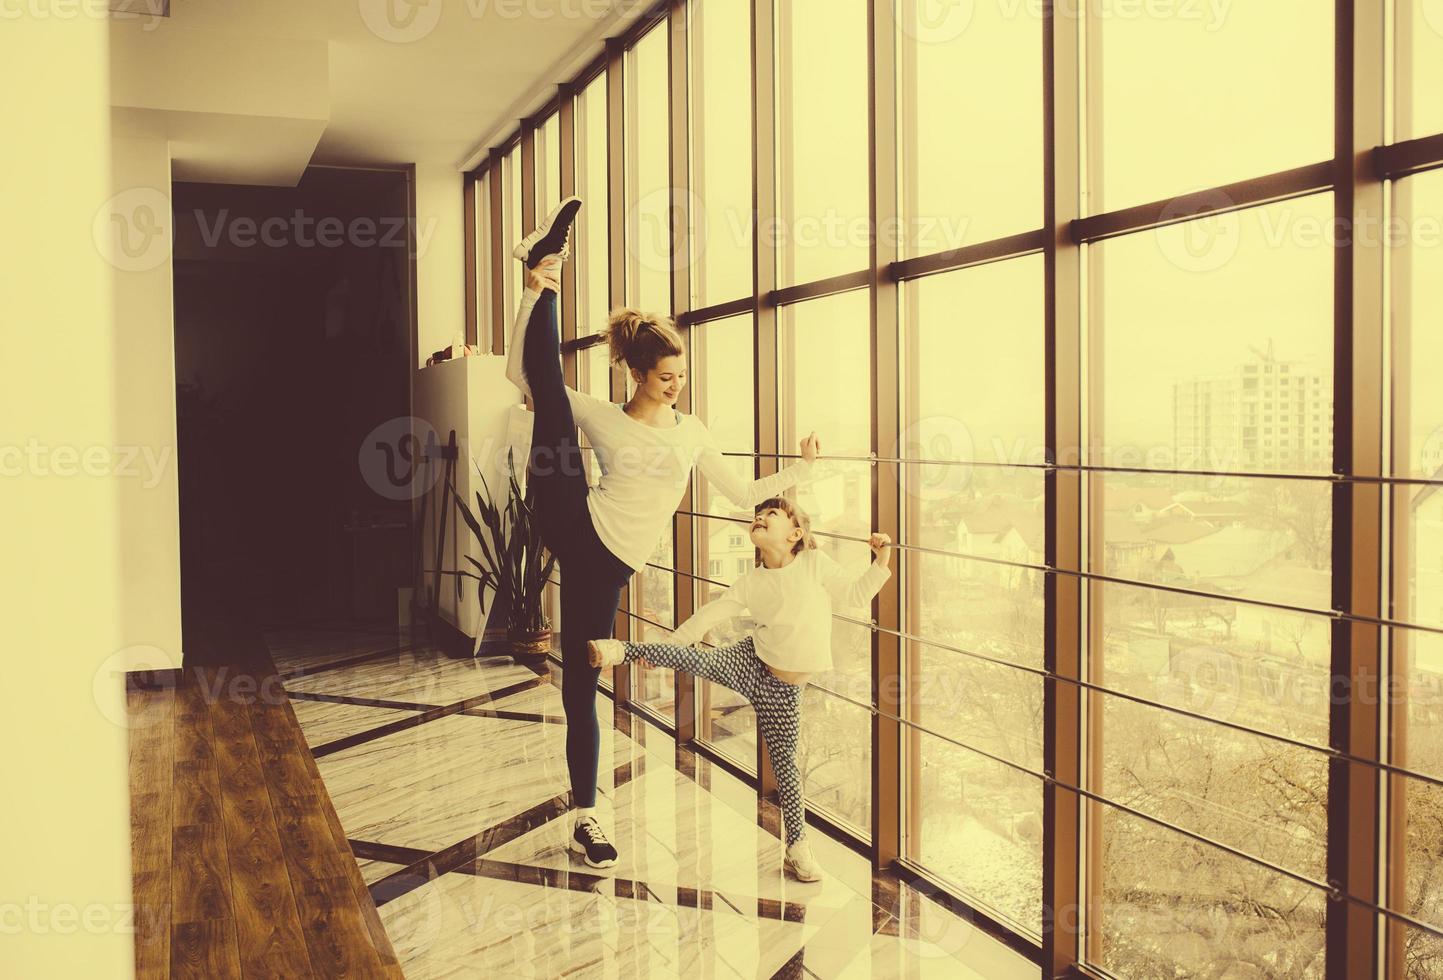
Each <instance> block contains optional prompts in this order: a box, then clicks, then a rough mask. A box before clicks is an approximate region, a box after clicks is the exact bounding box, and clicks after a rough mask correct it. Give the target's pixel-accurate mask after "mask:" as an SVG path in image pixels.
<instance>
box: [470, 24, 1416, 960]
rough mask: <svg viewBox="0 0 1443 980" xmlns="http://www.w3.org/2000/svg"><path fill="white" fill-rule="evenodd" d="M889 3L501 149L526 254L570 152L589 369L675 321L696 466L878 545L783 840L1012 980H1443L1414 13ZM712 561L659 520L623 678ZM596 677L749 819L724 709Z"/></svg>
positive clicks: (760, 30)
mask: <svg viewBox="0 0 1443 980" xmlns="http://www.w3.org/2000/svg"><path fill="white" fill-rule="evenodd" d="M888 6H889V5H888V4H886V3H885V2H882V3H870V2H867V0H755V2H752V3H746V2H733V0H688V2H685V3H679V4H672V5H667V6H666V9H664V10H663V9H661V8H659V7H658V8H654V9H653V10H651V11H650V12H648V13H647V14H645V15H644V16H643V17H642V18H641V19H639V20H638V21H637V22H636V23H635V24H634V25H633V26H632V27H630V28H628V29H627V31H626V34H625V35H624V36H623V37H622V38H621V41H620V49H619V50H618V49H616V48H612V49H609V51H608V55H607V59H606V71H604V72H603V73H602V74H601V75H599V76H596V77H588V78H585V79H583V80H582V81H583V82H584V84H580V83H577V82H576V81H575V80H574V81H573V85H570V86H564V87H563V88H562V89H561V96H560V97H561V98H562V99H563V100H565V99H571V105H570V108H571V112H570V113H560V112H559V113H557V114H555V115H552V116H549V117H548V118H547V119H546V120H545V121H544V122H540V123H535V124H530V125H532V126H533V129H532V132H531V133H530V139H531V140H532V145H533V146H534V147H535V149H536V153H537V192H536V193H537V203H538V205H539V206H540V207H541V208H542V209H544V208H545V207H546V206H547V205H548V202H550V201H553V200H555V199H556V196H557V195H558V194H559V172H558V173H557V175H556V179H555V180H553V178H552V171H551V168H552V166H553V161H554V159H555V152H554V148H555V147H556V146H558V145H559V143H560V140H561V138H562V136H563V135H564V134H563V133H562V132H561V120H562V118H563V117H564V118H570V119H572V120H574V127H575V129H574V132H573V133H572V134H571V136H572V137H573V138H574V141H575V142H574V145H575V147H576V158H577V159H576V173H577V178H576V186H577V190H578V192H579V193H581V194H582V195H583V197H584V198H585V199H586V201H587V206H586V208H585V209H584V210H583V214H582V218H581V223H580V225H579V226H578V229H577V242H578V248H577V253H578V254H577V259H576V267H575V274H576V276H577V279H576V284H577V294H576V297H577V307H578V309H577V322H578V327H579V330H578V333H579V334H580V336H581V338H582V340H583V343H586V342H587V339H588V338H589V337H590V336H591V335H593V334H595V333H597V332H599V330H600V329H601V328H602V326H603V325H604V324H605V321H606V317H607V314H608V310H609V308H610V306H611V305H612V303H613V302H624V303H625V304H627V305H632V306H638V307H640V308H642V309H645V310H650V311H654V312H658V313H665V314H671V315H676V316H677V317H678V319H679V320H680V322H681V328H682V330H683V331H684V333H685V334H686V336H687V338H688V354H689V357H690V373H691V379H692V389H691V398H692V401H691V408H692V411H694V412H695V413H696V414H697V415H698V416H699V417H700V418H701V419H702V420H703V421H704V422H705V423H706V424H707V426H708V427H709V428H710V430H711V432H712V433H713V435H714V436H715V438H716V440H717V442H718V444H719V446H720V447H721V449H722V451H723V452H724V454H726V465H728V466H730V467H733V468H734V469H735V471H736V473H737V475H738V476H741V477H745V478H752V477H755V476H757V475H762V474H767V473H771V472H774V471H775V470H776V469H778V468H781V467H785V466H788V465H791V463H792V462H793V461H794V459H795V457H796V455H797V452H798V443H799V441H800V440H801V438H802V437H804V436H806V435H807V434H808V433H809V432H812V431H816V432H817V434H818V435H819V436H820V438H821V440H822V454H823V460H822V461H821V463H820V464H819V466H818V467H817V469H816V471H815V473H814V479H812V480H811V481H810V482H809V483H807V484H805V485H802V486H799V487H797V488H796V490H795V491H792V492H791V496H793V497H794V499H795V500H796V501H797V503H798V504H800V506H801V507H802V508H803V509H805V510H806V511H807V512H808V513H809V514H810V515H811V518H812V522H813V530H814V533H815V537H816V540H817V543H818V545H819V547H820V548H822V549H823V550H824V551H825V552H826V553H827V554H829V555H830V556H831V557H832V558H833V559H835V560H836V561H837V562H838V563H839V564H840V565H842V566H843V567H845V568H848V569H851V570H853V571H856V572H860V571H861V570H862V569H863V568H864V567H865V565H866V564H867V562H868V561H870V559H871V556H870V553H869V550H868V548H867V546H866V539H867V536H868V534H869V533H870V532H871V531H873V530H884V531H887V532H889V533H891V534H893V536H894V538H895V539H896V545H897V547H896V552H895V555H894V560H893V576H892V578H891V579H890V580H889V582H888V584H887V585H886V587H885V588H884V591H883V593H882V595H881V597H880V600H879V601H878V602H876V603H875V604H871V605H866V606H864V607H862V608H852V609H845V608H837V609H835V610H834V617H833V624H832V635H831V647H830V652H831V655H832V668H831V669H830V670H827V671H824V672H821V673H818V674H816V675H815V676H814V677H813V678H812V680H811V683H810V684H809V685H808V688H807V690H806V692H805V696H804V709H803V723H802V730H801V749H800V752H801V758H800V762H801V768H802V772H803V777H804V791H805V794H806V799H807V806H808V812H809V819H810V820H813V821H815V822H818V823H821V822H825V823H827V824H828V825H829V826H830V829H831V831H832V832H834V833H838V834H840V835H842V836H843V837H844V838H846V839H848V840H850V841H852V843H853V844H854V846H856V847H857V848H858V849H859V850H863V851H867V852H870V853H872V854H873V855H874V856H876V857H877V858H878V859H879V861H880V863H881V864H883V865H886V864H887V863H888V862H889V861H892V860H895V861H896V862H897V865H898V866H899V867H901V868H903V869H905V872H906V873H907V874H908V875H912V876H918V877H920V878H923V879H926V880H927V881H928V882H930V883H931V886H932V887H934V888H936V889H940V890H941V891H943V892H945V893H947V894H948V895H949V896H950V898H949V899H948V901H951V902H957V901H960V902H962V903H964V904H965V905H967V906H968V907H970V908H971V909H973V910H974V911H975V912H976V913H977V915H979V916H981V917H985V918H986V919H988V920H990V921H991V923H992V924H993V926H994V927H995V928H997V929H1002V930H1006V931H1008V932H1009V933H1010V934H1011V935H1012V937H1013V938H1014V940H1015V941H1016V943H1017V944H1019V945H1026V944H1028V943H1032V944H1035V947H1036V950H1037V953H1036V955H1037V957H1038V959H1039V960H1046V962H1045V964H1044V966H1043V968H1042V972H1043V974H1044V975H1049V976H1051V975H1071V974H1074V973H1077V974H1080V975H1092V974H1105V975H1108V976H1114V977H1119V978H1131V977H1148V978H1151V977H1162V976H1168V977H1201V976H1216V977H1220V978H1221V977H1304V978H1312V977H1319V978H1325V980H1355V978H1356V980H1380V978H1386V980H1412V978H1430V980H1432V978H1436V980H1443V886H1440V885H1439V884H1438V882H1440V881H1443V748H1440V746H1443V386H1440V385H1439V384H1437V383H1435V382H1434V381H1433V376H1434V374H1435V373H1436V365H1437V364H1438V363H1440V361H1443V339H1440V338H1443V285H1440V284H1443V258H1440V256H1443V231H1440V229H1443V147H1440V145H1439V142H1440V139H1443V100H1440V99H1439V98H1438V97H1437V93H1438V92H1439V91H1443V5H1440V4H1439V3H1438V2H1434V0H1387V2H1385V3H1382V4H1374V3H1363V2H1351V3H1324V2H1321V0H1276V2H1273V0H1269V2H1266V3H1262V2H1259V3H1247V4H1240V3H1239V4H1233V3H1141V2H1140V3H1112V2H1106V0H1088V2H1087V3H1085V4H1077V3H1066V4H1063V3H1054V4H1028V3H1019V4H1010V5H1009V4H1002V5H996V4H981V3H935V2H932V0H895V2H894V3H893V4H891V5H890V7H891V9H892V10H893V11H894V12H895V15H896V16H895V17H894V18H889V17H888V16H886V15H887V9H888ZM1340 14H1341V15H1343V17H1344V18H1347V17H1351V18H1352V20H1351V23H1350V22H1349V21H1348V20H1346V19H1343V20H1341V21H1340V19H1339V15H1340ZM674 18H684V26H685V32H686V38H685V43H684V44H682V43H680V42H681V39H680V37H679V36H678V35H677V33H676V31H677V30H678V29H679V26H680V25H679V24H678V22H677V20H675V19H674ZM869 46H870V49H869ZM1049 57H1050V59H1051V60H1050V63H1047V61H1046V59H1048V58H1049ZM678 59H682V60H683V61H684V62H685V63H684V64H678V63H677V60H678ZM1340 69H1342V70H1343V71H1344V73H1343V74H1342V75H1339V76H1338V77H1337V78H1335V75H1336V74H1337V73H1338V71H1339V70H1340ZM607 72H610V73H611V80H612V82H613V83H614V84H616V85H619V86H620V89H619V92H618V90H617V89H616V88H613V89H611V90H610V94H612V95H619V96H620V97H619V98H618V99H617V101H616V102H614V103H612V102H610V101H609V97H608V88H607ZM618 72H619V73H620V76H621V77H620V78H618V77H617V74H616V73H618ZM1339 81H1342V82H1344V84H1337V82H1339ZM1049 85H1050V86H1051V90H1050V91H1049V90H1048V89H1047V86H1049ZM563 106H564V103H563ZM609 106H610V107H614V108H615V109H617V110H618V111H616V112H612V113H611V114H610V115H611V118H608V107H609ZM680 110H684V112H683V111H680ZM894 110H895V111H894ZM683 115H684V116H685V119H684V121H683V118H682V117H683ZM618 116H619V117H620V118H617V117H618ZM673 124H676V125H683V124H684V125H685V139H677V140H675V141H673V139H672V132H671V127H672V125H673ZM874 133H875V137H874ZM758 134H759V136H760V138H756V137H757V136H758ZM676 135H678V136H681V135H682V134H680V133H678V134H676ZM1339 137H1341V139H1339ZM1349 137H1352V138H1353V139H1354V141H1355V142H1356V143H1357V145H1356V146H1353V147H1351V148H1350V147H1349V146H1348V145H1347V144H1348V139H1349ZM512 138H514V137H512ZM874 138H876V139H879V140H882V141H884V142H883V143H882V144H881V145H873V143H872V140H873V139H874ZM1398 144H1403V145H1398ZM1340 149H1341V151H1342V152H1344V153H1345V154H1349V163H1350V165H1348V166H1335V167H1331V168H1330V167H1327V166H1316V165H1317V164H1327V163H1328V162H1329V161H1331V160H1332V158H1333V156H1334V154H1335V153H1336V152H1339V150H1340ZM518 166H519V158H518V154H517V152H516V151H515V150H514V149H512V150H510V151H508V152H507V153H506V154H505V155H504V156H503V157H502V158H501V159H500V166H499V168H497V169H495V170H493V171H491V172H490V173H488V174H487V175H486V177H485V179H486V180H488V181H500V182H501V187H500V189H501V191H502V193H501V200H502V201H503V204H504V206H503V207H502V208H501V209H499V210H500V212H501V213H499V214H490V213H488V212H487V210H486V209H485V208H484V207H483V208H481V209H480V210H479V215H480V216H479V219H478V220H479V223H481V224H487V223H490V224H493V225H495V226H496V227H497V228H500V229H502V231H503V234H502V239H503V240H505V241H508V242H509V241H513V240H514V239H515V238H516V237H517V236H519V234H520V232H521V230H522V229H520V228H519V227H517V220H518V209H519V203H520V197H519V195H520V182H519V179H518V170H517V168H518ZM672 174H686V175H687V178H688V179H687V188H686V190H687V193H675V192H674V191H673V189H672V188H671V187H670V178H671V175H672ZM611 175H615V177H614V179H615V183H613V182H612V179H611ZM482 186H483V187H484V186H485V185H482ZM613 187H614V188H615V189H617V190H619V192H620V200H613V201H611V204H612V206H613V207H614V208H619V209H620V213H609V212H608V199H609V198H610V197H611V195H610V191H611V190H612V189H613ZM893 190H895V200H888V197H889V196H891V192H892V191H893ZM1184 195H1186V198H1185V199H1184V200H1181V201H1179V200H1178V198H1180V197H1182V196H1184ZM487 200H489V198H487ZM1349 210H1351V211H1352V212H1353V213H1351V214H1350V213H1348V211H1349ZM1054 218H1055V226H1054V227H1048V226H1046V225H1045V222H1047V221H1049V220H1053V219H1054ZM683 219H685V224H684V226H683V224H682V221H683ZM682 233H686V234H689V236H690V238H689V241H688V244H689V248H688V249H687V253H686V254H687V256H688V261H689V262H690V266H689V268H687V269H678V268H675V267H674V262H675V261H676V257H675V254H674V250H673V248H672V244H673V242H674V241H675V236H676V235H678V234H682ZM478 254H480V255H484V254H485V253H484V252H481V251H479V250H478ZM874 257H875V264H874V265H873V259H874ZM502 258H504V257H494V256H493V257H492V259H491V260H492V261H500V260H502ZM611 269H615V270H616V271H617V276H616V277H615V278H614V279H613V277H611V276H610V275H609V270H611ZM517 272H518V270H517V269H516V268H514V266H513V267H508V269H507V270H506V275H505V276H504V277H503V278H504V281H505V283H506V290H507V295H506V298H505V299H506V306H507V307H508V309H509V308H511V307H513V306H514V296H515V291H516V287H517V280H516V279H515V275H516V273H517ZM490 281H491V280H490V278H489V277H483V283H489V282H490ZM688 282H689V289H688V288H686V284H687V283H688ZM756 283H760V288H762V289H763V290H765V291H764V292H762V293H761V294H756V295H754V290H755V288H758V287H756V286H755V285H754V284H756ZM678 284H682V287H683V288H682V292H681V293H679V294H674V293H673V290H674V289H675V288H677V286H678ZM613 285H615V286H617V287H620V288H619V292H620V296H618V295H617V292H618V290H616V289H613ZM478 292H479V291H478ZM478 301H479V300H478ZM576 358H577V375H578V382H579V384H580V385H581V386H582V387H583V388H585V389H586V390H588V391H590V392H592V393H593V394H597V395H602V396H605V397H610V396H611V395H612V389H611V384H612V372H611V370H610V368H609V366H608V364H607V362H606V353H605V348H604V347H603V346H600V345H593V346H583V347H582V349H581V350H579V351H578V352H577V354H576ZM623 387H625V386H623ZM617 394H618V395H621V394H622V392H621V391H618V392H617ZM750 516H751V514H750V511H749V509H748V508H746V507H739V506H737V505H736V504H735V503H734V502H733V501H730V500H727V499H725V498H723V497H722V496H720V495H719V494H718V493H716V492H715V490H714V489H713V488H712V487H711V486H709V485H708V483H707V481H706V480H704V479H702V478H701V477H700V476H697V477H696V478H695V482H694V484H693V493H692V495H691V498H690V505H689V507H687V508H685V509H684V512H683V513H682V514H680V515H679V516H678V518H677V521H676V524H675V525H674V529H675V532H676V533H675V535H668V536H667V538H666V539H665V540H663V541H661V542H659V543H658V546H657V549H656V551H655V553H654V554H653V555H652V556H651V560H650V563H649V564H648V566H647V567H646V568H645V569H644V570H642V571H641V572H640V573H639V574H638V575H637V576H636V578H635V580H634V582H633V586H632V591H631V593H630V594H629V597H628V598H629V603H628V611H629V612H630V614H631V620H630V629H631V635H632V636H636V637H647V638H657V639H664V638H665V637H666V636H668V635H670V633H671V631H672V630H673V629H674V628H675V626H676V625H677V621H678V618H679V617H680V616H681V615H683V614H684V612H685V608H686V607H688V606H691V607H700V606H702V605H705V604H706V603H707V602H710V601H714V600H715V599H716V598H717V597H718V596H719V595H720V594H721V592H722V591H723V590H724V589H725V588H726V587H727V585H729V584H730V583H731V582H732V581H734V580H735V579H736V578H737V577H738V576H740V575H743V574H745V573H746V572H747V570H748V569H750V568H751V567H752V566H753V564H754V562H755V552H754V550H753V549H752V548H751V546H750V542H749V541H748V539H747V535H746V522H747V520H748V519H749V518H750ZM749 628H751V624H749V623H748V622H747V621H746V620H745V619H744V618H743V619H738V620H736V621H734V622H732V623H730V624H729V625H728V626H727V627H726V628H724V629H721V630H717V631H715V632H714V633H713V634H712V636H711V640H712V641H713V642H727V641H729V640H734V639H737V638H739V637H741V636H742V635H744V634H745V633H746V631H747V630H748V629H749ZM1338 671H1344V672H1346V673H1345V674H1344V675H1341V676H1340V675H1339V674H1338V673H1337V672H1338ZM627 676H629V679H630V681H631V683H630V685H629V686H628V685H627V684H625V683H618V685H617V693H618V697H620V698H621V699H622V700H623V702H626V701H627V700H628V699H629V700H630V703H631V704H632V705H633V706H640V707H644V708H645V709H646V710H647V711H649V712H650V713H652V714H655V715H659V716H660V717H661V718H662V719H663V720H665V721H666V722H669V723H674V724H675V728H676V731H677V733H678V736H679V737H680V738H681V739H682V740H683V741H685V740H687V739H689V738H692V737H694V740H695V745H696V746H697V748H698V751H699V752H700V753H702V754H709V755H712V756H714V757H715V758H717V759H719V760H721V761H723V762H725V763H726V764H728V765H731V766H733V767H734V768H736V769H738V770H741V771H743V772H744V773H749V774H755V777H756V778H757V782H758V785H762V784H763V783H764V782H765V781H764V779H762V778H761V777H762V776H763V775H764V772H758V765H759V764H761V763H762V762H763V760H764V753H763V752H762V750H761V749H762V747H761V746H760V745H759V744H758V736H757V730H756V723H755V719H754V717H753V716H752V712H751V709H750V708H749V706H747V705H746V703H745V701H744V700H743V699H742V698H740V697H739V696H738V695H736V694H734V693H732V692H730V691H727V690H725V689H723V688H719V687H716V686H713V685H709V684H707V683H705V682H699V681H694V680H692V679H690V678H687V677H685V676H677V675H675V674H673V673H671V672H669V671H661V670H647V669H644V668H638V669H635V670H633V671H632V672H631V673H630V674H629V675H627ZM1350 685H1356V686H1350ZM683 706H689V707H688V709H687V710H684V711H681V716H678V712H679V709H682V708H683ZM691 711H694V714H691V715H690V716H688V714H689V713H690V712H691ZM876 780H880V781H881V782H876ZM763 822H764V823H766V822H767V821H766V820H765V819H764V820H763ZM1048 896H1051V897H1052V900H1053V901H1055V902H1057V903H1061V904H1060V905H1056V906H1053V907H1048V905H1047V904H1046V903H1047V897H1048ZM1375 960H1376V961H1377V962H1376V963H1375V962H1374V961H1375Z"/></svg>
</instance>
